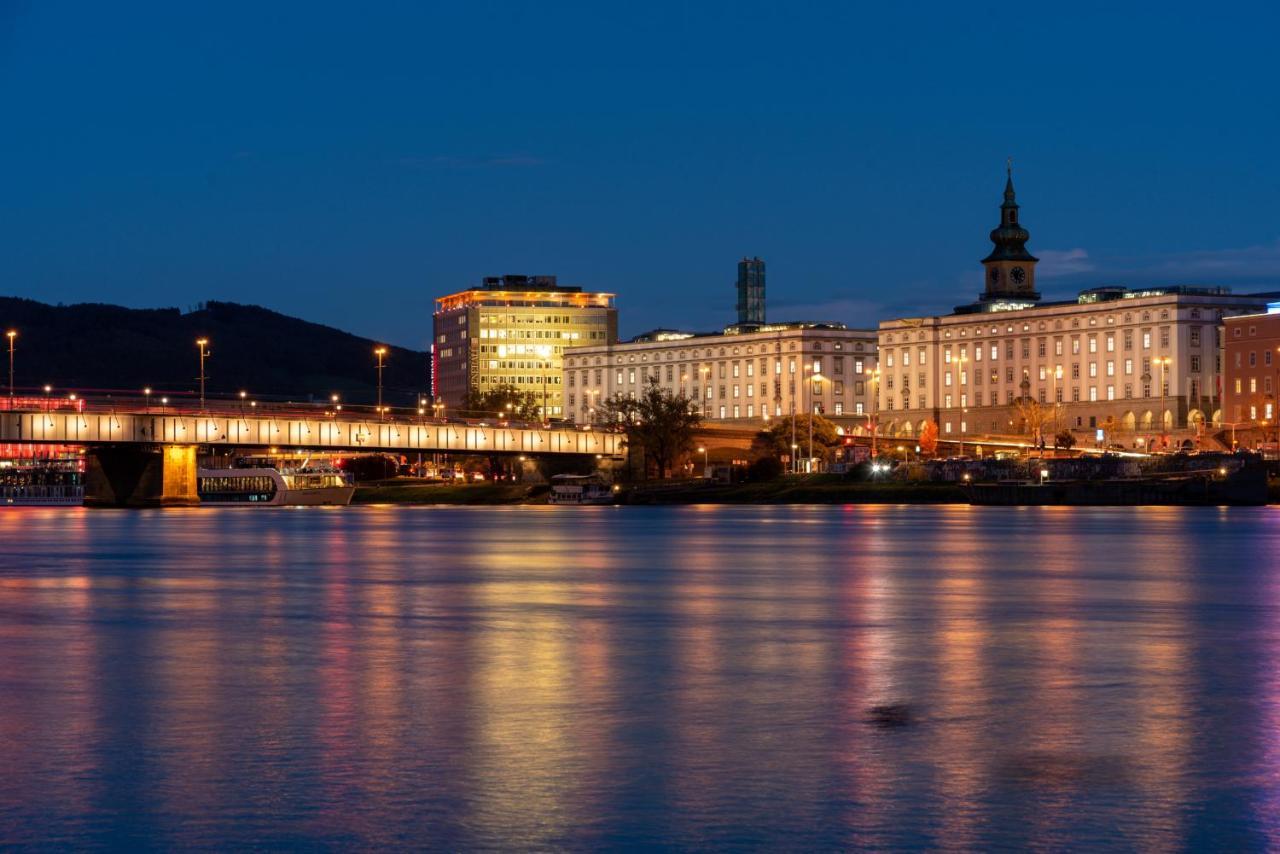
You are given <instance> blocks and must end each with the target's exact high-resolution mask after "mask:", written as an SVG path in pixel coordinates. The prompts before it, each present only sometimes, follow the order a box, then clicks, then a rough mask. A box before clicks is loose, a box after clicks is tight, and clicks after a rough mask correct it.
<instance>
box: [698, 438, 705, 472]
mask: <svg viewBox="0 0 1280 854" xmlns="http://www.w3.org/2000/svg"><path fill="white" fill-rule="evenodd" d="M698 453H700V454H702V476H703V477H706V476H707V446H706V445H699V446H698Z"/></svg>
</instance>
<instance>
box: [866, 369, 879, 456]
mask: <svg viewBox="0 0 1280 854" xmlns="http://www.w3.org/2000/svg"><path fill="white" fill-rule="evenodd" d="M879 414H880V369H879V368H872V369H871V415H870V417H869V418H868V419H867V422H868V426H870V427H871V458H872V459H875V457H876V431H877V429H878V428H879V426H880V425H879V423H878V421H879Z"/></svg>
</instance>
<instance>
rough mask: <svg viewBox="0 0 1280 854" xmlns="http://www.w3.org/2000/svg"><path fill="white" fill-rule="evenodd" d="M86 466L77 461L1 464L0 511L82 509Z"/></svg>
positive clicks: (14, 461)
mask: <svg viewBox="0 0 1280 854" xmlns="http://www.w3.org/2000/svg"><path fill="white" fill-rule="evenodd" d="M83 466H84V462H83V461H82V460H77V459H48V460H40V459H37V460H32V459H22V460H0V507H79V506H80V505H82V504H84V470H83Z"/></svg>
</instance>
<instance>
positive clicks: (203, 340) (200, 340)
mask: <svg viewBox="0 0 1280 854" xmlns="http://www.w3.org/2000/svg"><path fill="white" fill-rule="evenodd" d="M208 343H209V339H208V338H197V339H196V344H198V345H199V346H201V347H203V346H204V345H206V344H208Z"/></svg>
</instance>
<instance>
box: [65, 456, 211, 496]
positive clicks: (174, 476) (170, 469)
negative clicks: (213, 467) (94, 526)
mask: <svg viewBox="0 0 1280 854" xmlns="http://www.w3.org/2000/svg"><path fill="white" fill-rule="evenodd" d="M84 487H85V488H84V503H85V505H86V506H88V507H190V506H193V505H196V504H199V503H200V497H199V495H197V494H196V446H195V445H99V446H95V447H91V448H89V450H88V453H87V454H86V464H85V476H84Z"/></svg>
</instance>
